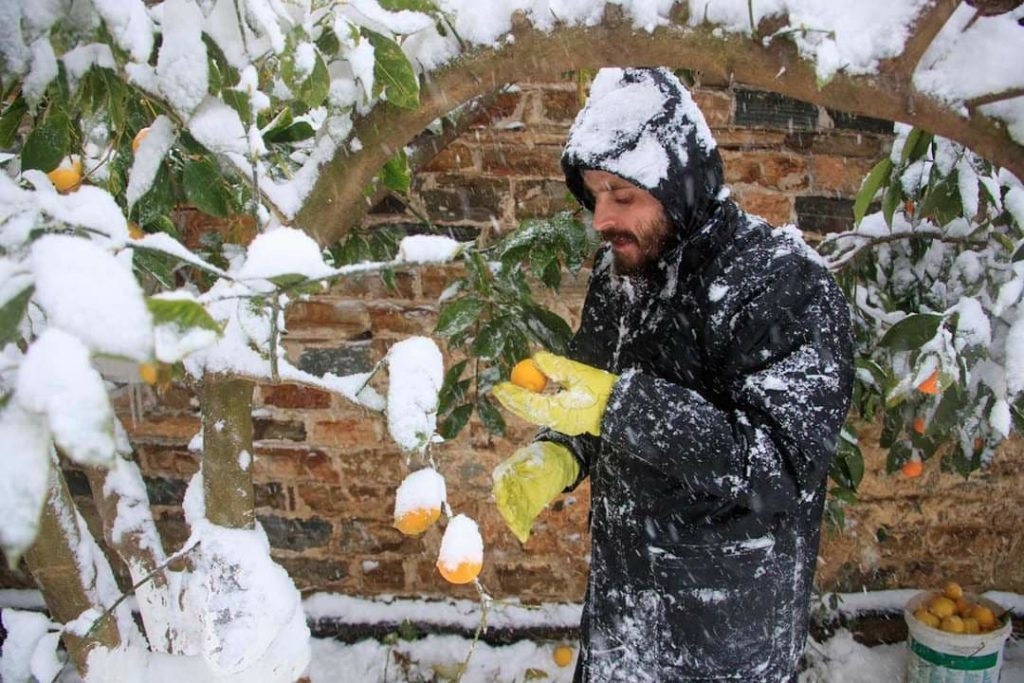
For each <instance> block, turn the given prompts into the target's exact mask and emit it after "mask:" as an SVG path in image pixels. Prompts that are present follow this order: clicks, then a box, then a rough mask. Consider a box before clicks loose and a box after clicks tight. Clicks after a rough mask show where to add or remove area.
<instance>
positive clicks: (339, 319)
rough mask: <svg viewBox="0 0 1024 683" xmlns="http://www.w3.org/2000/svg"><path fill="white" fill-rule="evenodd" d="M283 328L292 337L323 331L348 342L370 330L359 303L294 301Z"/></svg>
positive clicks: (368, 321)
mask: <svg viewBox="0 0 1024 683" xmlns="http://www.w3.org/2000/svg"><path fill="white" fill-rule="evenodd" d="M374 277H376V275H375V276H374ZM285 326H286V327H287V329H288V330H289V331H290V332H292V333H294V332H298V331H301V330H302V329H303V328H327V329H330V331H331V333H332V337H334V338H338V337H341V338H344V339H352V338H354V337H358V336H360V335H362V334H365V333H366V332H367V331H368V330H369V329H370V316H369V315H368V314H367V312H366V306H365V304H363V303H362V302H359V301H345V300H340V301H339V300H337V299H335V300H329V301H325V300H322V299H315V300H311V301H296V302H295V303H293V304H292V305H290V306H289V307H288V310H287V317H286V318H285Z"/></svg>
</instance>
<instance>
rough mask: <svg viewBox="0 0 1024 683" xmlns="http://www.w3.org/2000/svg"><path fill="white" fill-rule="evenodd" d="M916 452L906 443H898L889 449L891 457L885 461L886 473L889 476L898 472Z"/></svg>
mask: <svg viewBox="0 0 1024 683" xmlns="http://www.w3.org/2000/svg"><path fill="white" fill-rule="evenodd" d="M913 454H914V452H913V451H912V450H911V448H910V444H908V443H907V442H906V441H897V442H896V443H894V444H893V445H892V448H890V449H889V455H888V456H887V457H886V459H885V471H886V472H888V473H889V474H892V473H893V472H898V471H899V469H900V467H902V466H903V464H904V463H906V462H908V461H909V460H910V458H911V456H912V455H913Z"/></svg>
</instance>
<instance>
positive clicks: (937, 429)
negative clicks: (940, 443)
mask: <svg viewBox="0 0 1024 683" xmlns="http://www.w3.org/2000/svg"><path fill="white" fill-rule="evenodd" d="M963 407H964V396H963V394H961V392H960V391H959V387H958V388H957V390H954V391H945V392H943V393H942V399H941V400H940V401H939V405H938V407H936V408H935V413H934V414H932V418H931V421H929V422H928V425H927V426H926V427H925V432H924V434H925V436H928V437H934V438H938V439H942V438H944V437H945V436H946V435H947V434H948V432H949V431H950V430H951V429H953V427H955V426H956V425H957V423H958V422H959V420H958V418H959V417H960V410H961V409H962V408H963Z"/></svg>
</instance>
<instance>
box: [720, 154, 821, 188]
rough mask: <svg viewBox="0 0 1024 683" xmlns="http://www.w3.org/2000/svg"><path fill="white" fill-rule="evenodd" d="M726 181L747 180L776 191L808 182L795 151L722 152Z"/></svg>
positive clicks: (800, 186) (802, 186)
mask: <svg viewBox="0 0 1024 683" xmlns="http://www.w3.org/2000/svg"><path fill="white" fill-rule="evenodd" d="M722 160H723V163H724V164H725V180H726V182H727V183H747V184H751V185H761V186H762V187H768V188H773V189H777V190H787V191H792V190H799V189H803V188H806V187H807V186H808V184H809V182H808V177H807V162H806V161H804V159H803V158H802V157H799V156H796V155H795V154H781V153H776V152H730V151H723V152H722Z"/></svg>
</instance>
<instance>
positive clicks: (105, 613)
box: [81, 540, 199, 638]
mask: <svg viewBox="0 0 1024 683" xmlns="http://www.w3.org/2000/svg"><path fill="white" fill-rule="evenodd" d="M198 547H199V541H198V540H196V541H193V542H192V543H191V544H188V543H186V544H185V547H184V548H182V549H181V550H179V551H178V552H176V553H174V554H173V555H171V556H170V557H168V558H167V559H166V560H164V562H163V563H162V564H161V565H160V566H158V567H156V568H154V569H153V571H151V572H149V573H148V574H146V575H145V576H143V577H142V578H141V579H139V580H138V581H136V582H135V583H134V584H132V585H131V587H130V588H129V589H128V590H127V591H125V592H124V593H121V596H120V597H119V598H118V599H117V600H115V601H114V602H113V603H111V605H110V606H109V607H107V608H106V609H105V610H103V612H102V614H100V615H99V616H97V617H96V618H95V619H93V622H92V625H91V626H89V629H88V630H87V631H86V632H85V634H84V635H82V636H81V637H82V638H88V637H89V636H90V635H91V634H92V632H93V630H95V629H96V627H97V626H98V625H99V624H100V623H102V622H103V620H104V619H107V618H108V617H110V616H111V615H112V614H113V613H114V610H116V609H117V607H118V606H119V605H120V604H121V603H122V602H124V601H125V600H127V599H128V597H129V596H131V595H135V591H137V590H138V589H139V588H141V587H142V586H143V585H145V583H146V582H147V581H152V580H153V579H154V578H155V577H156V576H157V575H158V574H160V573H161V572H163V570H165V569H167V568H168V567H169V566H171V565H172V564H174V563H175V562H177V561H178V560H180V559H181V558H183V557H185V556H186V555H188V554H189V553H190V552H192V551H193V550H195V549H196V548H198Z"/></svg>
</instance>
